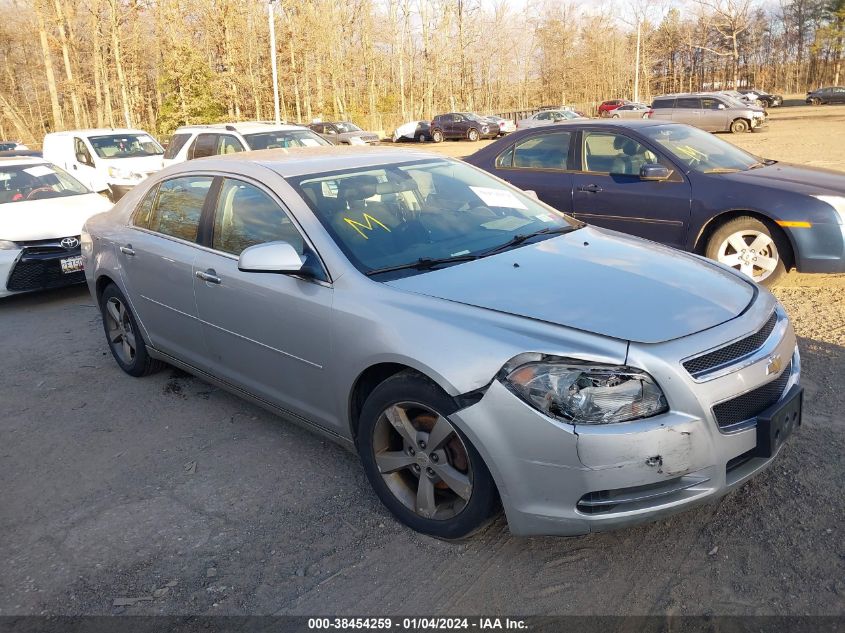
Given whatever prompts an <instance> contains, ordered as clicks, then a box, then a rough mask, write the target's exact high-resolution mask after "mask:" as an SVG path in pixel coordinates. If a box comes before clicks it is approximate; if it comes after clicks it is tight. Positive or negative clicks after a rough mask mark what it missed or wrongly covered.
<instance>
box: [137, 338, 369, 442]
mask: <svg viewBox="0 0 845 633" xmlns="http://www.w3.org/2000/svg"><path fill="white" fill-rule="evenodd" d="M147 352H148V353H149V354H150V356H152V357H153V358H157V359H158V360H162V361H164V362H165V363H168V364H170V365H173V366H174V367H178V368H179V369H181V370H183V371H185V372H188V373H189V374H193V375H194V376H197V377H198V378H202V379H203V380H205V381H207V382H210V383H211V384H213V385H214V386H216V387H220V388H221V389H225V390H226V391H228V392H230V393H233V394H235V395H236V396H238V397H240V398H243V399H244V400H248V401H249V402H251V403H253V404H256V405H258V406H259V407H261V408H263V409H266V410H268V411H269V412H270V413H273V414H275V415H277V416H279V417H281V418H283V419H285V420H287V421H288V422H292V423H293V424H296V425H297V426H300V427H302V428H304V429H305V430H307V431H311V432H312V433H316V434H318V435H321V436H323V437H325V438H326V439H329V440H331V441H333V442H335V443H336V444H338V445H340V446H342V447H343V448H345V449H347V450H348V451H350V452H352V453H354V454H356V455H357V454H358V452H357V450H356V449H355V443H354V442H353V441H352V440H351V439H349V438H346V437H343V436H342V435H339V434H338V433H335V432H334V431H331V430H329V429H327V428H325V427H323V426H320V425H319V424H316V423H315V422H312V421H311V420H309V419H308V418H305V417H303V416H301V415H298V414H296V413H293V412H292V411H288V410H287V409H282V408H281V407H278V406H276V405H274V404H271V403H270V402H267V401H266V400H264V399H262V398H259V397H258V396H256V395H254V394H252V393H250V392H249V391H246V390H244V389H241V388H240V387H237V386H235V385H233V384H231V383H229V382H226V381H225V380H223V379H222V378H218V377H217V376H214V375H212V374H209V373H207V372H205V371H203V370H201V369H197V368H196V367H194V366H193V365H189V364H188V363H185V362H182V361H181V360H179V359H178V358H174V357H173V356H170V355H169V354H165V353H164V352H161V351H159V350H157V349H154V348H153V347H150V346H149V343H148V344H147Z"/></svg>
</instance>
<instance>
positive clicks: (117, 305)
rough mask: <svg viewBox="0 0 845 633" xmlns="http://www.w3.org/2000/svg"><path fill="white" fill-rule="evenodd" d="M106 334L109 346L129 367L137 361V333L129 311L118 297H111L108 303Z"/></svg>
mask: <svg viewBox="0 0 845 633" xmlns="http://www.w3.org/2000/svg"><path fill="white" fill-rule="evenodd" d="M106 332H107V335H108V339H109V345H110V346H111V348H112V350H113V351H114V353H115V354H116V355H117V356H118V357H119V358H120V360H121V361H123V362H124V363H125V364H127V365H131V364H132V361H134V360H135V353H136V349H137V348H136V343H135V332H134V331H133V329H132V321H131V319H130V318H129V311H128V310H127V309H126V306H125V305H123V302H122V301H121V300H120V299H118V298H117V297H109V300H108V301H107V302H106Z"/></svg>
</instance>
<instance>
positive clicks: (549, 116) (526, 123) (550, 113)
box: [516, 110, 586, 130]
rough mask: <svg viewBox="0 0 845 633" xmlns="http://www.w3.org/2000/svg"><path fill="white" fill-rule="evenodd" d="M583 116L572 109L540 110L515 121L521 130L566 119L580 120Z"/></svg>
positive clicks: (562, 121)
mask: <svg viewBox="0 0 845 633" xmlns="http://www.w3.org/2000/svg"><path fill="white" fill-rule="evenodd" d="M585 118H586V117H583V116H581V115H580V114H578V113H576V112H574V111H572V110H540V111H539V112H537V113H536V114H532V115H531V116H530V117H528V118H525V119H520V120H519V121H517V122H516V127H517V128H519V129H520V130H523V129H525V128H527V127H540V126H541V125H551V124H553V123H564V122H566V121H572V120H575V119H579V120H582V119H585Z"/></svg>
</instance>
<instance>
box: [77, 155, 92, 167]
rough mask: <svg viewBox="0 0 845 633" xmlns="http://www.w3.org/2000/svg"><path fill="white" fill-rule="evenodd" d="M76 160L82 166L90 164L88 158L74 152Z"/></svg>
mask: <svg viewBox="0 0 845 633" xmlns="http://www.w3.org/2000/svg"><path fill="white" fill-rule="evenodd" d="M76 160H77V162H80V163H82V164H83V165H90V164H91V161H89V160H88V157H87V156H86V155H85V154H84V153H83V152H76Z"/></svg>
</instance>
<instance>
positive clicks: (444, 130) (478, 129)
mask: <svg viewBox="0 0 845 633" xmlns="http://www.w3.org/2000/svg"><path fill="white" fill-rule="evenodd" d="M497 136H499V126H498V125H494V124H492V123H491V122H490V121H488V120H487V119H485V118H484V117H481V116H478V115H477V114H475V113H474V112H450V113H448V114H438V115H437V116H436V117H434V119H433V120H432V121H431V139H432V140H433V141H434V142H435V143H439V142H441V141H442V140H444V139H447V138H451V139H462V138H467V139H469V140H471V141H477V140H478V139H480V138H496V137H497Z"/></svg>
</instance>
